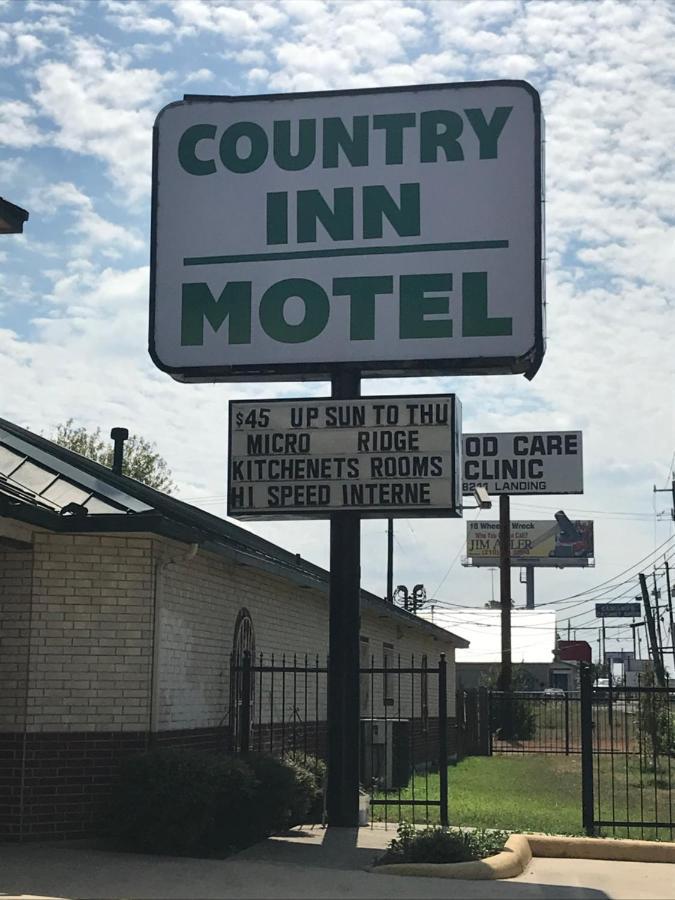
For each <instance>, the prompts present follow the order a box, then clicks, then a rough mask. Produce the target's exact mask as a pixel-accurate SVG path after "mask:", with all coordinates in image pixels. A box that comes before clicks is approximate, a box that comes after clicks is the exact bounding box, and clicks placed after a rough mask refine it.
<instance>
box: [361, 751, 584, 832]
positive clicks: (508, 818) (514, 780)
mask: <svg viewBox="0 0 675 900" xmlns="http://www.w3.org/2000/svg"><path fill="white" fill-rule="evenodd" d="M427 791H428V794H427ZM448 793H449V800H448V811H449V818H450V821H451V822H452V824H453V825H459V826H470V827H472V828H498V829H504V830H507V831H543V832H548V833H555V834H581V833H582V827H581V763H580V760H579V758H578V757H566V756H562V757H552V756H541V757H534V756H528V757H523V758H520V757H518V758H509V757H504V756H492V757H469V758H468V759H464V760H462V761H461V762H460V763H458V764H457V765H455V766H450V768H449V769H448ZM413 795H414V798H415V799H417V800H421V799H424V798H425V797H426V796H428V797H429V799H430V800H438V797H439V778H438V774H437V773H435V774H429V775H428V776H424V775H416V776H415V779H414V784H413V783H411V784H410V785H408V787H407V788H406V789H405V790H402V791H401V792H400V795H399V792H398V791H397V792H396V793H389V794H387V795H378V798H382V799H383V798H384V796H386V797H387V799H388V800H389V802H392V801H393V802H395V803H396V804H397V806H396V807H395V808H392V807H390V808H389V809H388V810H387V813H386V815H387V817H388V819H389V821H392V820H394V821H397V820H399V819H401V820H406V821H411V822H412V821H417V822H420V821H424V820H425V819H426V818H427V808H426V807H424V806H422V807H413V806H410V805H406V800H409V799H413ZM399 797H400V808H399V806H398V803H399ZM373 818H374V819H375V820H376V821H383V820H384V818H385V810H384V808H383V807H378V806H375V807H373ZM428 818H429V821H430V822H438V821H439V816H438V807H433V806H430V807H428Z"/></svg>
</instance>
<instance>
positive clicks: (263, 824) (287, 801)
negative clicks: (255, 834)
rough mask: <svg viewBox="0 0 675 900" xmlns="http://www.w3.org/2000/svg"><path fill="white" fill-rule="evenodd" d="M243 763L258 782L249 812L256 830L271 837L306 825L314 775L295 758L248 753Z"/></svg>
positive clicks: (314, 792) (311, 799) (313, 798)
mask: <svg viewBox="0 0 675 900" xmlns="http://www.w3.org/2000/svg"><path fill="white" fill-rule="evenodd" d="M246 761H247V763H248V765H249V766H250V767H251V770H252V771H253V774H254V775H255V777H256V779H257V780H258V781H259V783H260V789H259V792H258V797H257V801H256V804H255V808H254V809H252V810H251V815H252V817H253V819H254V821H255V822H256V825H257V828H258V830H259V831H261V832H265V833H268V834H270V833H272V832H274V831H281V830H282V829H284V828H288V827H290V826H291V825H297V824H300V823H301V822H305V821H306V819H307V815H308V813H309V810H310V808H311V806H312V803H313V801H314V800H315V797H316V792H317V778H316V776H315V775H314V774H313V773H312V772H311V771H310V770H309V769H308V768H307V767H306V766H305V765H303V764H302V763H301V762H300V760H299V759H298V758H297V757H289V758H287V759H285V760H280V759H277V758H276V757H274V756H267V755H264V754H251V755H250V756H248V757H247V760H246Z"/></svg>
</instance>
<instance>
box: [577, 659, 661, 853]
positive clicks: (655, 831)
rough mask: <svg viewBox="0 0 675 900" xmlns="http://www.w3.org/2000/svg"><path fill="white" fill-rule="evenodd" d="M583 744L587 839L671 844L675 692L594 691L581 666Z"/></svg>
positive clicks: (648, 688) (648, 682)
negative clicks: (590, 836)
mask: <svg viewBox="0 0 675 900" xmlns="http://www.w3.org/2000/svg"><path fill="white" fill-rule="evenodd" d="M581 742H582V795H583V824H584V828H585V830H586V832H587V833H588V834H597V833H605V834H607V833H608V832H610V833H611V834H612V835H614V836H617V837H623V836H626V837H640V838H652V839H654V838H655V839H659V838H660V839H661V840H664V839H665V840H673V834H674V832H675V822H674V820H673V773H674V770H675V687H672V686H671V687H659V686H656V685H654V684H653V678H652V677H650V676H647V678H646V679H645V680H644V681H643V682H642V683H640V684H639V685H638V686H637V687H625V686H623V687H616V686H615V687H612V686H610V687H609V688H598V687H596V686H594V685H593V681H592V674H591V670H590V668H586V667H584V668H583V669H582V679H581Z"/></svg>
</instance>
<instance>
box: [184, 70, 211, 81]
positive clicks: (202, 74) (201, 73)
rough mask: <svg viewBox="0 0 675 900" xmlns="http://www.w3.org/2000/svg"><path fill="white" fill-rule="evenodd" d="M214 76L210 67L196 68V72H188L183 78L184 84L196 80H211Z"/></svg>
mask: <svg viewBox="0 0 675 900" xmlns="http://www.w3.org/2000/svg"><path fill="white" fill-rule="evenodd" d="M215 77H216V76H215V75H214V74H213V72H212V71H211V70H210V69H197V71H196V72H190V73H189V75H187V76H186V77H185V79H184V83H185V84H194V83H195V82H196V81H197V82H199V81H202V82H203V81H213V80H214V78H215Z"/></svg>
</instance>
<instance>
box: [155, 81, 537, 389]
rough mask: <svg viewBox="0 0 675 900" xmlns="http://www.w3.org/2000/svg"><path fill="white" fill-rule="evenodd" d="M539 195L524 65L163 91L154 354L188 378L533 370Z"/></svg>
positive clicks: (531, 99) (533, 116)
mask: <svg viewBox="0 0 675 900" xmlns="http://www.w3.org/2000/svg"><path fill="white" fill-rule="evenodd" d="M541 198H542V185H541V112H540V105H539V96H538V94H537V92H536V91H535V90H534V88H532V87H531V86H530V85H529V84H527V83H526V82H523V81H494V82H478V83H468V84H434V85H427V86H416V87H405V88H385V89H377V90H357V91H343V92H322V93H313V94H289V95H277V96H273V95H270V96H260V97H188V98H186V99H185V100H183V101H180V102H177V103H172V104H170V105H169V106H167V107H165V108H164V109H163V110H162V111H161V112H160V114H159V115H158V117H157V121H156V123H155V129H154V154H153V205H152V257H151V285H150V353H151V355H152V358H153V360H154V362H155V363H156V364H157V365H158V366H159V368H161V369H163V370H164V371H166V372H169V373H170V374H171V375H173V376H174V377H175V378H177V379H179V380H186V381H200V380H203V381H228V380H241V381H254V380H265V379H274V380H280V379H286V380H297V379H299V378H300V379H302V378H307V379H309V378H315V379H316V378H322V377H326V376H327V375H328V374H329V373H330V371H334V370H335V367H336V366H340V365H341V364H345V365H350V366H351V367H352V368H354V367H358V368H359V369H360V370H361V371H362V372H363V373H364V375H370V376H373V375H375V376H378V375H380V376H387V375H397V376H398V375H403V374H407V375H419V374H434V373H435V374H447V373H452V372H466V373H472V374H477V373H489V372H523V373H525V374H526V375H527V376H528V377H532V375H534V373H535V372H536V370H537V369H538V367H539V365H540V363H541V359H542V356H543V352H544V340H543V323H542V262H541V256H542V253H541V235H542V212H541V210H542V203H541Z"/></svg>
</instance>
